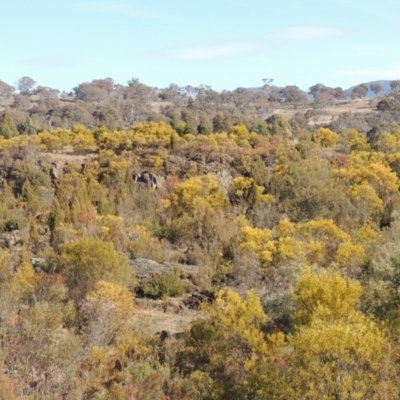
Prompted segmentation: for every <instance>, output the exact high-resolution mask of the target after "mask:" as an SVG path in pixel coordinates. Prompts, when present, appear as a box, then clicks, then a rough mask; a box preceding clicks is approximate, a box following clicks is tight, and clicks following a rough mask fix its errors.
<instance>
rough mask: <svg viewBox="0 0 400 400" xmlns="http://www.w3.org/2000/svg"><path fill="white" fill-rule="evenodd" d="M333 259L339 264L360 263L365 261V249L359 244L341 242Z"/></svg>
mask: <svg viewBox="0 0 400 400" xmlns="http://www.w3.org/2000/svg"><path fill="white" fill-rule="evenodd" d="M335 261H336V262H337V263H338V264H339V265H341V266H346V265H361V264H362V263H363V262H364V261H365V250H364V247H363V246H362V245H360V244H353V243H350V242H344V243H341V244H340V245H339V247H338V249H337V252H336V254H335Z"/></svg>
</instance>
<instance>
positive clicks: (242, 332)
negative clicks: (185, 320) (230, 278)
mask: <svg viewBox="0 0 400 400" xmlns="http://www.w3.org/2000/svg"><path fill="white" fill-rule="evenodd" d="M206 309H207V311H208V312H209V313H210V315H211V319H212V321H213V322H214V323H215V324H216V325H217V326H218V329H222V330H223V331H224V332H226V333H227V334H228V335H232V334H236V335H238V336H240V338H241V339H242V340H244V341H245V342H246V343H247V344H248V346H249V347H250V348H251V350H252V351H253V352H254V353H255V354H257V355H260V356H261V355H266V354H267V351H268V346H267V343H266V341H265V339H264V335H263V333H262V330H261V328H262V325H264V324H265V323H266V322H267V316H266V314H265V313H264V310H263V308H262V305H261V301H260V298H259V297H258V296H257V295H256V294H255V293H254V292H253V291H249V292H247V297H246V298H243V297H241V296H240V295H239V294H238V293H236V292H234V291H232V290H221V291H220V292H219V293H218V295H217V299H216V301H215V304H213V305H212V306H208V307H206ZM253 361H254V358H252V359H251V360H249V362H248V363H247V364H246V366H245V370H249V369H250V368H251V366H252V362H253Z"/></svg>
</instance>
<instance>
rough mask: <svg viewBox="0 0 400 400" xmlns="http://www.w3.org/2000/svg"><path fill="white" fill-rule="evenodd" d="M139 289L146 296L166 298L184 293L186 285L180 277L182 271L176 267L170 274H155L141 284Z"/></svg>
mask: <svg viewBox="0 0 400 400" xmlns="http://www.w3.org/2000/svg"><path fill="white" fill-rule="evenodd" d="M139 291H140V292H142V293H143V295H144V296H148V297H152V298H155V299H163V300H164V299H166V298H167V297H176V296H180V295H182V294H183V293H184V292H185V287H184V284H183V282H182V281H181V279H180V271H179V270H178V269H175V270H174V271H172V272H171V273H170V274H168V275H158V274H157V275H154V276H153V277H152V278H151V279H150V280H149V281H148V282H146V283H144V284H142V285H140V289H139Z"/></svg>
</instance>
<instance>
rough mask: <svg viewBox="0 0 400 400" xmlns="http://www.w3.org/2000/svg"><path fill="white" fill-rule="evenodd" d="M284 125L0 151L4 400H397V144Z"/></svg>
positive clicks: (161, 125)
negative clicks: (341, 397) (355, 397)
mask: <svg viewBox="0 0 400 400" xmlns="http://www.w3.org/2000/svg"><path fill="white" fill-rule="evenodd" d="M369 107H371V108H369ZM375 108H376V106H375ZM316 111H318V113H317V114H313V118H317V117H318V118H320V120H319V122H315V124H316V125H315V127H314V128H312V127H311V126H309V128H308V129H309V130H307V129H306V130H304V131H301V130H300V128H299V126H298V124H297V126H296V127H295V125H294V122H292V123H290V122H288V121H296V120H297V121H300V117H299V113H304V115H306V114H307V113H308V114H310V113H315V112H316ZM273 112H274V113H276V114H277V115H276V116H275V117H268V120H267V122H266V130H264V131H262V134H260V133H257V132H256V131H250V130H249V129H248V127H247V126H246V125H245V124H236V125H231V126H230V127H229V128H228V129H229V130H227V131H225V132H211V133H208V134H199V133H196V134H193V133H189V132H187V133H185V132H181V133H178V131H177V130H176V129H174V127H173V125H174V123H172V124H170V123H166V122H148V123H142V124H135V125H133V126H132V127H131V128H130V129H127V130H114V131H113V130H111V129H109V128H107V127H106V126H104V125H103V126H100V127H97V128H94V129H89V128H87V127H85V126H83V125H76V126H74V127H72V128H71V129H67V128H57V129H54V130H52V131H49V130H44V131H42V132H38V133H37V134H35V135H21V134H16V135H14V136H11V137H10V138H5V137H0V152H1V158H0V162H1V168H0V182H1V191H0V200H1V201H0V243H1V246H2V249H1V251H0V321H1V324H0V333H1V337H2V350H1V351H2V360H4V361H3V364H2V365H3V368H2V370H1V371H2V374H0V380H1V388H2V389H1V390H2V392H1V396H3V397H2V398H5V399H6V398H7V399H13V398H21V399H25V398H27V399H28V398H40V399H46V398H54V393H57V394H59V395H60V396H62V397H63V398H65V399H77V398H93V399H94V398H104V399H106V398H118V399H129V398H137V399H147V398H151V399H171V400H172V399H182V400H183V399H199V400H200V399H225V398H234V399H236V398H237V399H239V398H257V396H258V394H260V393H261V398H265V397H267V398H299V396H300V398H305V397H307V396H309V398H315V399H317V398H322V397H323V396H331V394H332V393H335V392H337V391H343V390H344V391H349V392H351V393H354V392H355V391H357V393H360V394H362V395H364V394H365V396H367V394H366V393H373V396H375V397H376V396H378V397H385V396H386V397H387V398H396V396H397V392H398V385H397V383H396V382H397V380H396V379H394V378H395V376H396V374H397V373H398V356H397V354H398V351H399V350H400V344H399V342H398V339H397V338H398V335H397V330H398V324H397V314H398V312H399V307H400V297H399V293H398V291H397V286H398V263H399V254H400V253H399V251H400V249H399V246H398V236H399V229H400V214H399V212H398V209H399V206H400V196H399V188H400V181H399V174H400V168H399V160H400V133H399V132H400V130H399V128H396V125H395V124H392V125H391V130H390V131H385V130H384V129H383V128H382V129H381V130H379V131H376V132H374V134H370V135H368V136H365V135H364V134H363V133H362V132H360V131H357V130H356V129H354V128H352V129H348V128H344V129H343V130H342V131H341V133H340V134H338V133H337V132H335V131H333V130H331V129H329V128H326V127H319V128H318V127H317V126H318V124H321V120H322V118H328V117H329V118H331V122H329V123H330V124H331V125H332V124H333V123H338V122H337V121H338V118H339V117H340V115H341V114H345V115H350V116H351V115H363V114H371V113H372V114H377V115H378V116H379V114H380V113H382V112H383V111H379V110H376V111H372V104H371V103H370V101H369V100H368V101H367V100H357V101H352V102H343V103H340V104H339V103H337V104H335V105H334V106H332V107H331V108H323V109H321V110H316V109H314V108H313V109H307V108H304V109H303V108H302V107H296V108H295V107H287V106H286V105H285V106H282V105H281V106H280V107H278V108H276V109H275V110H273ZM285 113H286V114H285ZM290 113H295V114H290ZM278 114H279V115H278ZM6 122H7V120H6ZM7 123H8V124H9V127H10V126H11V125H12V122H10V120H8V122H7ZM326 123H328V121H326V122H325V124H326ZM3 126H4V123H3ZM359 332H363V334H362V335H360V334H359ZM332 338H335V340H332ZM336 339H338V340H336ZM367 349H368V350H367ZM369 349H372V350H371V351H370V350H369ZM388 349H389V350H388ZM332 358H335V360H337V361H335V365H333V364H331V363H330V362H328V361H327V360H329V359H332ZM303 360H307V362H306V363H304V362H303ZM382 365H384V366H385V367H384V369H382ZM322 371H325V372H324V373H322ZM326 371H328V372H326ZM326 373H329V374H331V375H330V376H332V377H334V379H333V378H332V379H333V381H332V379H331V378H329V382H328V381H325V380H324V379H323V375H324V374H326ZM342 374H345V376H346V379H347V381H346V383H345V382H343V381H342V380H341V379H340V377H341V376H342ZM305 382H306V384H307V385H306V386H304V383H305ZM332 382H334V383H332ZM309 387H315V388H316V389H315V391H313V392H312V394H311V395H309V394H307V393H309ZM149 393H150V395H149ZM149 396H150V397H149Z"/></svg>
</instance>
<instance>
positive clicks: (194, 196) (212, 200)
mask: <svg viewBox="0 0 400 400" xmlns="http://www.w3.org/2000/svg"><path fill="white" fill-rule="evenodd" d="M166 204H167V203H166ZM227 204H228V203H227V196H226V191H225V189H222V188H221V187H220V186H219V183H218V180H217V179H216V178H215V177H214V176H213V175H210V174H208V175H203V176H195V177H193V178H189V179H188V180H186V181H185V182H182V183H179V184H178V185H177V186H176V188H175V190H174V192H173V193H172V194H171V197H170V202H169V204H167V205H169V207H170V208H172V209H173V210H174V211H175V212H176V213H177V214H178V215H180V214H182V213H183V212H189V213H193V212H195V211H196V210H199V209H202V208H213V209H216V208H222V209H224V208H225V207H226V206H227Z"/></svg>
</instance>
